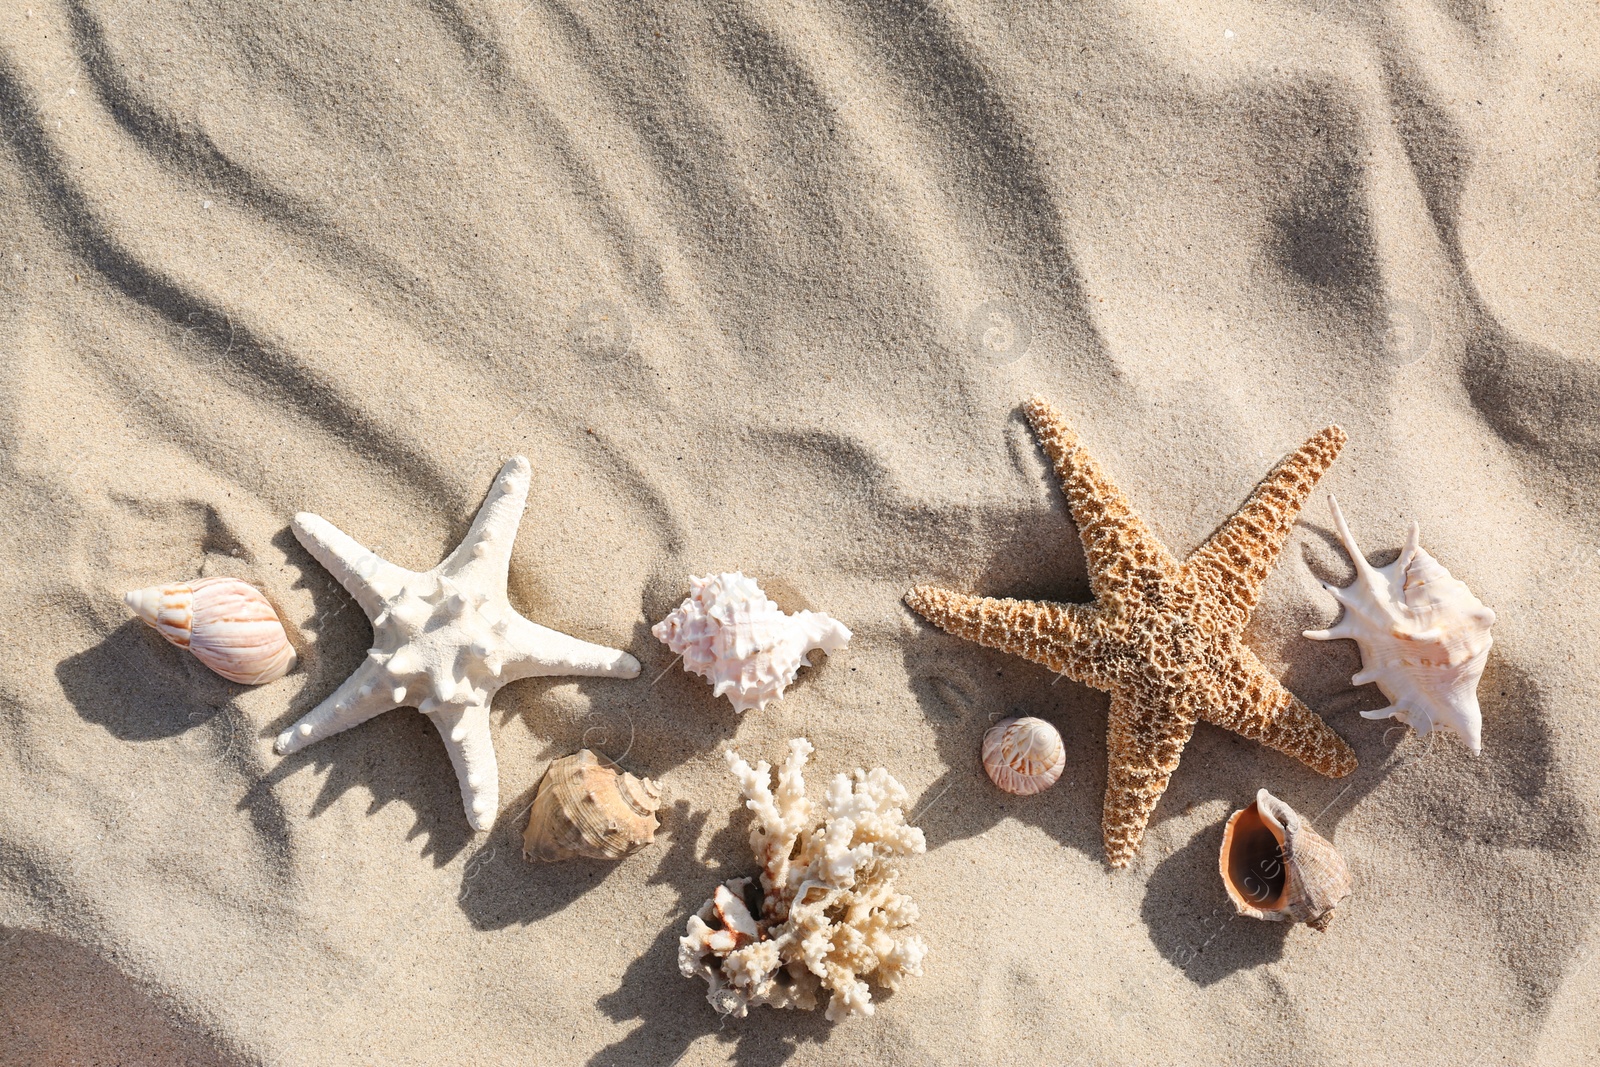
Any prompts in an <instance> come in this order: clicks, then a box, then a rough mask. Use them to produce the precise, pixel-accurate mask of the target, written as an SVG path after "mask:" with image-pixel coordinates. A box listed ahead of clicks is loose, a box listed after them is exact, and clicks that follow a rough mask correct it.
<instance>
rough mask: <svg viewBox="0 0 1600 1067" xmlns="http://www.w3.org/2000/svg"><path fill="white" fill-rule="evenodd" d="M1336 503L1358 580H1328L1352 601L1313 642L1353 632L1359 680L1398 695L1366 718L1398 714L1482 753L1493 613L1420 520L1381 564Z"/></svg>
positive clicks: (1312, 633) (1336, 518)
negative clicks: (1482, 703) (1430, 547)
mask: <svg viewBox="0 0 1600 1067" xmlns="http://www.w3.org/2000/svg"><path fill="white" fill-rule="evenodd" d="M1328 503H1329V505H1330V507H1331V509H1332V511H1333V523H1334V526H1335V527H1336V528H1337V529H1338V531H1339V540H1341V541H1343V542H1344V547H1345V550H1346V551H1347V552H1349V553H1350V559H1351V561H1352V562H1353V563H1354V564H1355V568H1356V579H1355V581H1354V582H1351V583H1350V584H1349V585H1347V586H1345V587H1344V588H1342V589H1341V588H1339V587H1337V586H1332V585H1329V584H1328V583H1326V582H1324V583H1323V584H1322V587H1323V588H1324V589H1326V590H1327V591H1328V592H1330V593H1332V594H1333V595H1334V598H1335V599H1337V600H1338V601H1339V603H1340V604H1341V605H1343V607H1344V616H1343V617H1342V618H1341V619H1340V620H1339V622H1338V624H1337V625H1335V626H1332V627H1329V628H1328V629H1326V630H1307V631H1306V632H1305V635H1306V636H1307V637H1309V638H1311V639H1312V640H1314V641H1332V640H1336V639H1339V638H1349V639H1351V640H1353V641H1355V643H1356V644H1357V645H1359V646H1360V648H1361V671H1360V673H1359V674H1356V675H1355V676H1354V677H1353V678H1351V679H1350V681H1351V684H1353V685H1366V684H1367V683H1368V682H1376V683H1378V688H1379V689H1381V690H1383V695H1384V696H1386V697H1388V698H1389V702H1390V706H1389V707H1386V708H1382V709H1379V710H1377V711H1363V712H1362V713H1361V714H1362V716H1363V717H1365V718H1368V719H1384V718H1388V717H1389V716H1391V715H1392V716H1393V717H1395V718H1396V719H1399V720H1400V721H1401V722H1403V723H1405V724H1406V725H1407V726H1409V727H1411V728H1412V729H1413V730H1415V731H1416V732H1417V733H1419V734H1426V733H1428V732H1429V731H1430V730H1448V731H1450V732H1452V733H1454V734H1455V735H1456V736H1458V737H1460V738H1461V740H1462V741H1464V742H1465V743H1466V746H1467V749H1468V750H1469V751H1470V752H1471V753H1472V754H1473V755H1474V756H1476V755H1477V754H1478V753H1479V752H1480V751H1481V750H1482V747H1483V716H1482V714H1481V713H1480V712H1479V710H1478V679H1479V678H1480V677H1481V676H1482V675H1483V666H1484V662H1485V661H1486V660H1487V659H1488V658H1489V646H1490V645H1492V644H1493V643H1494V641H1493V639H1492V638H1491V637H1490V636H1489V627H1491V626H1493V625H1494V611H1493V610H1491V609H1490V608H1487V607H1485V606H1484V604H1483V601H1481V600H1479V599H1478V598H1477V597H1475V596H1473V595H1472V590H1470V589H1468V588H1467V586H1466V583H1465V582H1462V581H1461V580H1460V579H1457V578H1454V577H1452V576H1451V574H1450V572H1449V571H1447V570H1445V569H1444V567H1442V566H1441V565H1440V564H1439V561H1438V560H1436V559H1434V558H1433V557H1432V556H1431V555H1429V554H1428V553H1427V551H1425V550H1424V549H1423V548H1422V546H1421V544H1420V543H1419V542H1418V538H1419V536H1420V532H1419V530H1418V527H1417V524H1416V523H1412V524H1411V530H1410V532H1409V533H1408V534H1407V536H1406V547H1405V548H1404V549H1403V550H1401V552H1400V558H1399V559H1397V560H1395V561H1394V562H1393V563H1391V564H1389V565H1388V566H1387V567H1374V566H1372V565H1371V564H1369V563H1368V562H1367V559H1366V557H1365V556H1363V555H1362V554H1361V549H1360V548H1359V547H1358V546H1357V545H1356V540H1355V538H1354V537H1352V536H1351V535H1350V527H1349V526H1348V525H1347V524H1346V523H1345V521H1344V512H1342V511H1340V510H1339V502H1338V501H1337V500H1335V499H1334V498H1333V497H1332V496H1329V497H1328Z"/></svg>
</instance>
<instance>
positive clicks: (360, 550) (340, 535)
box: [289, 511, 416, 619]
mask: <svg viewBox="0 0 1600 1067" xmlns="http://www.w3.org/2000/svg"><path fill="white" fill-rule="evenodd" d="M289 525H290V528H291V529H293V530H294V535H295V537H296V538H298V539H299V541H300V543H301V544H302V545H304V546H305V550H306V551H307V552H309V553H311V557H312V558H313V559H315V560H316V561H317V562H318V563H320V564H322V566H323V567H324V568H326V569H327V571H328V573H329V574H331V575H333V576H334V577H335V578H337V579H338V580H339V584H340V585H342V586H344V587H345V590H346V591H347V592H348V593H349V594H350V595H351V596H353V597H355V598H356V603H357V604H360V605H361V610H362V611H364V612H366V613H367V618H369V619H371V618H375V617H377V615H378V613H379V612H380V611H382V610H383V602H384V598H386V597H390V596H393V595H394V594H395V593H397V592H399V591H400V589H401V588H402V587H403V586H404V585H405V584H406V583H407V582H408V581H411V580H414V579H415V578H416V575H415V574H413V573H412V572H410V571H408V570H406V569H405V568H404V567H397V566H395V565H394V564H393V563H390V562H389V561H388V560H386V559H383V558H382V557H380V556H379V555H377V553H375V552H373V551H372V550H371V549H368V548H366V547H365V546H364V545H362V544H361V543H360V542H358V541H357V540H356V539H355V538H353V537H351V536H350V535H349V534H347V533H345V532H344V531H342V530H340V529H339V528H338V527H336V526H335V525H334V524H333V523H331V522H329V521H328V520H327V519H324V518H323V517H322V516H321V515H313V514H311V513H310V512H308V511H302V512H300V514H298V515H296V516H295V517H294V521H293V522H291V523H290V524H289Z"/></svg>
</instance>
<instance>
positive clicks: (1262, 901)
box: [1228, 803, 1288, 912]
mask: <svg viewBox="0 0 1600 1067" xmlns="http://www.w3.org/2000/svg"><path fill="white" fill-rule="evenodd" d="M1228 882H1229V884H1230V888H1232V889H1233V890H1234V892H1235V893H1237V894H1238V895H1239V896H1240V897H1241V898H1242V899H1243V900H1244V902H1245V903H1247V904H1249V905H1250V906H1251V907H1252V908H1255V909H1257V910H1259V911H1264V912H1273V911H1279V910H1281V909H1282V908H1283V907H1284V906H1285V905H1286V903H1287V902H1288V893H1287V889H1288V872H1287V871H1286V870H1285V868H1284V864H1283V834H1282V831H1280V830H1279V829H1277V828H1276V827H1274V826H1273V825H1272V824H1271V823H1269V822H1268V821H1267V820H1266V819H1264V818H1262V815H1261V805H1260V804H1259V803H1252V804H1251V805H1250V806H1249V807H1247V808H1245V809H1244V810H1243V811H1241V812H1239V814H1238V816H1237V817H1236V820H1235V822H1234V826H1233V833H1232V836H1231V839H1230V840H1229V847H1228Z"/></svg>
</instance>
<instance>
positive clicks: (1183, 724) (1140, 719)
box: [1100, 692, 1195, 867]
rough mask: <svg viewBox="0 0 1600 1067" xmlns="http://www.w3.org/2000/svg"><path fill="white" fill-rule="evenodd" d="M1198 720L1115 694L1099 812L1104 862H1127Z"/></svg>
mask: <svg viewBox="0 0 1600 1067" xmlns="http://www.w3.org/2000/svg"><path fill="white" fill-rule="evenodd" d="M1194 722H1195V720H1194V719H1193V718H1192V717H1191V716H1190V715H1189V714H1188V713H1186V712H1185V711H1183V710H1182V709H1179V708H1173V707H1168V706H1166V705H1162V704H1156V703H1153V702H1151V703H1147V702H1146V701H1144V700H1141V699H1140V698H1138V697H1136V696H1134V695H1133V694H1130V693H1127V692H1115V693H1112V694H1111V718H1110V721H1109V722H1108V723H1107V724H1106V801H1105V809H1104V810H1103V811H1102V812H1101V815H1100V833H1101V836H1102V837H1103V839H1104V841H1105V846H1106V862H1108V863H1110V864H1111V866H1113V867H1126V866H1127V865H1128V861H1129V860H1131V859H1133V855H1134V853H1136V852H1138V851H1139V843H1140V842H1141V841H1143V840H1144V830H1145V827H1146V826H1148V825H1149V824H1150V813H1151V812H1153V811H1154V810H1155V807H1156V801H1158V800H1160V799H1161V794H1162V793H1165V792H1166V791H1167V783H1168V782H1169V781H1171V780H1172V772H1173V771H1175V770H1177V769H1178V759H1179V757H1181V756H1182V755H1183V746H1184V745H1186V744H1188V742H1189V737H1190V735H1192V734H1193V733H1194Z"/></svg>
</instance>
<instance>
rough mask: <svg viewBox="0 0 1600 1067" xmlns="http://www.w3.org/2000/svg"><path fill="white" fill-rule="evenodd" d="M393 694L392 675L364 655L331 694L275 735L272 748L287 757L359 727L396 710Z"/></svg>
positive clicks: (402, 695) (396, 705) (396, 701)
mask: <svg viewBox="0 0 1600 1067" xmlns="http://www.w3.org/2000/svg"><path fill="white" fill-rule="evenodd" d="M395 693H396V690H395V689H394V687H393V685H392V676H391V675H390V674H389V672H388V671H387V670H385V669H384V668H383V667H382V666H380V665H379V664H378V662H377V661H376V660H374V659H372V657H371V656H368V657H367V660H366V662H364V663H362V664H361V666H359V667H357V668H356V671H355V673H354V674H352V675H351V676H350V677H348V678H346V679H345V680H344V684H343V685H341V686H340V687H339V688H338V689H335V690H334V691H333V695H331V696H330V697H328V699H326V700H324V701H323V702H322V703H320V704H318V705H317V706H316V707H315V708H312V709H311V710H310V711H308V712H306V713H305V714H304V715H302V716H301V717H300V721H299V722H297V723H295V724H294V725H293V726H291V727H289V728H288V729H287V730H285V731H284V732H283V733H281V734H279V735H278V740H277V744H276V746H275V747H276V748H277V750H278V753H279V755H283V756H287V755H289V753H291V752H298V751H300V750H301V749H302V748H305V747H306V746H307V745H313V744H316V743H317V742H318V741H321V740H322V739H323V738H324V737H332V736H333V735H334V734H337V733H341V732H343V731H345V730H348V729H350V727H352V726H360V725H361V724H362V723H364V722H366V721H367V720H368V719H370V718H372V717H373V716H375V715H381V714H383V713H384V712H386V711H389V710H390V709H392V708H397V707H399V706H400V705H399V703H398V700H397V699H396V696H395ZM400 698H401V699H403V698H404V693H403V692H401V697H400Z"/></svg>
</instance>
